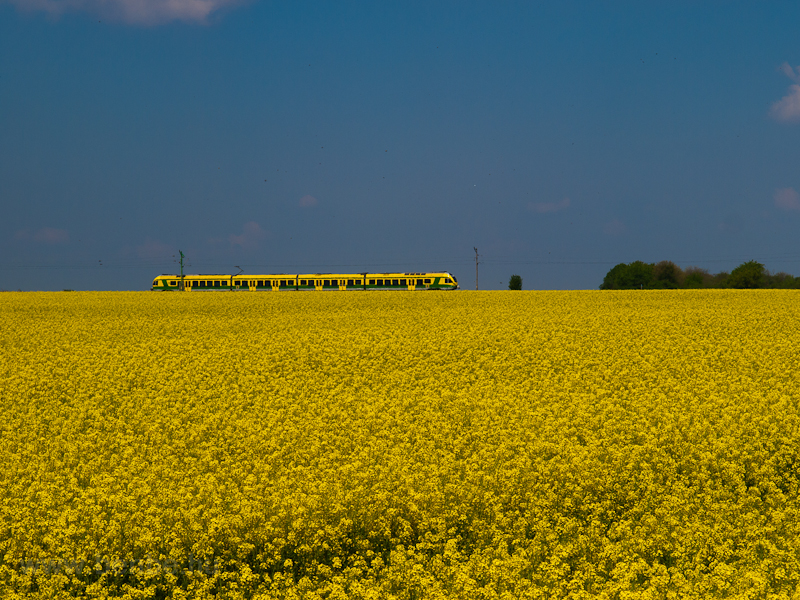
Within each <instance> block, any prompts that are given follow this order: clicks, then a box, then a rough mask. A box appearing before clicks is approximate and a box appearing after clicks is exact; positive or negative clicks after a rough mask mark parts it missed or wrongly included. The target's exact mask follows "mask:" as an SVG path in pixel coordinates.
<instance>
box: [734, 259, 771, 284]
mask: <svg viewBox="0 0 800 600" xmlns="http://www.w3.org/2000/svg"><path fill="white" fill-rule="evenodd" d="M766 274H767V273H766V270H765V269H764V265H762V264H761V263H760V262H756V261H754V260H749V261H747V262H746V263H742V264H741V265H739V266H738V267H736V268H735V269H734V270H733V271H731V274H730V275H729V276H728V287H732V288H739V289H755V288H760V287H764V280H765V278H766Z"/></svg>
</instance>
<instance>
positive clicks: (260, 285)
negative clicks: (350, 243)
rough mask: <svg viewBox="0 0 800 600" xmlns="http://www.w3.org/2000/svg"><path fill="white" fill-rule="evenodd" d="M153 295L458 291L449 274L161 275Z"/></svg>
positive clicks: (155, 284)
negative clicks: (177, 292) (264, 292)
mask: <svg viewBox="0 0 800 600" xmlns="http://www.w3.org/2000/svg"><path fill="white" fill-rule="evenodd" d="M150 289H151V290H153V291H163V292H171V291H186V292H189V291H192V292H193V291H198V292H212V291H223V290H227V291H251V292H255V291H273V292H282V291H287V290H297V291H304V290H305V291H312V290H318V291H321V290H341V291H345V290H412V291H413V290H457V289H458V280H457V279H456V278H455V277H454V276H453V275H451V274H450V273H448V272H447V271H441V272H437V273H313V274H306V275H287V274H285V273H282V274H278V275H184V276H182V277H181V276H180V275H159V276H158V277H156V278H155V279H154V280H153V287H152V288H150Z"/></svg>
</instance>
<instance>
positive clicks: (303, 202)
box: [298, 195, 318, 208]
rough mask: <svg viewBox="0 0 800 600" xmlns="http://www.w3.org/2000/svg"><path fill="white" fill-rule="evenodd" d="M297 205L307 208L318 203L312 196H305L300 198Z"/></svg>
mask: <svg viewBox="0 0 800 600" xmlns="http://www.w3.org/2000/svg"><path fill="white" fill-rule="evenodd" d="M298 204H299V205H300V206H302V207H303V208H308V207H309V206H316V205H317V204H318V202H317V199H316V198H314V196H309V195H305V196H303V197H302V198H300V201H299V202H298Z"/></svg>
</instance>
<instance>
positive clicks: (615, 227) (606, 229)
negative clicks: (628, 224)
mask: <svg viewBox="0 0 800 600" xmlns="http://www.w3.org/2000/svg"><path fill="white" fill-rule="evenodd" d="M624 232H625V223H623V222H622V221H620V220H619V219H611V220H610V221H609V222H608V223H606V224H605V225H603V233H605V234H606V235H620V234H621V233H624Z"/></svg>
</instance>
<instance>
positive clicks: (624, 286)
mask: <svg viewBox="0 0 800 600" xmlns="http://www.w3.org/2000/svg"><path fill="white" fill-rule="evenodd" d="M654 271H655V265H653V264H650V263H645V262H642V261H640V260H637V261H634V262H632V263H630V264H628V265H626V264H625V263H620V264H618V265H617V266H615V267H614V268H612V269H611V270H610V271H609V272H608V274H606V277H605V279H603V284H602V285H601V286H600V289H601V290H634V289H642V288H646V289H650V288H651V287H652V285H653V282H654V280H655V279H654Z"/></svg>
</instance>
